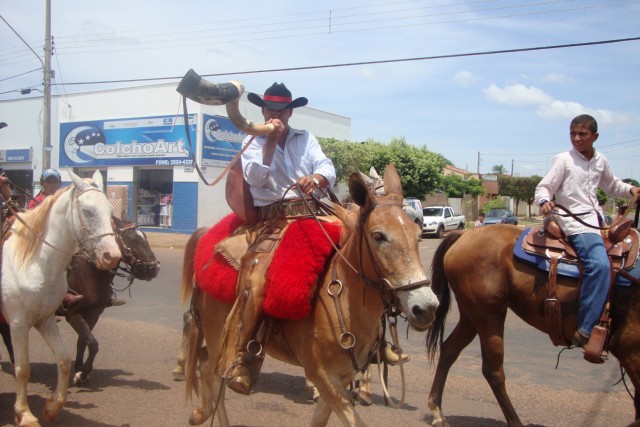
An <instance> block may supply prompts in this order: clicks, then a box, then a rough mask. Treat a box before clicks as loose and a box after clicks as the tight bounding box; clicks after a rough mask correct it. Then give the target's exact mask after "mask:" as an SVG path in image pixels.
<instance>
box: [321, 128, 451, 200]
mask: <svg viewBox="0 0 640 427" xmlns="http://www.w3.org/2000/svg"><path fill="white" fill-rule="evenodd" d="M318 140H319V142H320V146H321V147H322V149H323V151H324V152H325V154H326V155H327V156H328V157H329V158H330V159H331V160H332V161H333V163H334V166H335V167H336V174H337V180H338V181H342V182H346V180H347V179H348V177H349V175H351V174H352V173H353V172H355V171H358V170H359V171H362V172H365V173H366V172H368V171H369V168H371V166H373V167H375V168H376V170H377V171H378V172H379V173H382V172H383V171H384V169H385V168H386V167H387V165H388V164H389V163H394V164H395V167H396V169H397V171H398V174H399V175H400V179H401V180H402V188H403V190H404V194H405V196H406V197H417V198H419V199H423V198H424V195H425V194H426V193H428V192H430V191H433V190H434V189H435V188H437V186H438V185H439V184H440V174H441V173H442V169H443V168H444V167H445V166H446V165H447V163H449V162H448V161H447V159H445V158H444V157H443V156H442V155H440V154H437V153H433V152H431V151H429V150H427V148H426V147H415V146H413V145H410V144H408V143H407V142H406V140H405V139H404V138H394V139H392V140H391V142H390V143H389V144H383V143H381V142H378V141H375V140H371V139H369V140H367V141H365V142H362V143H353V142H349V141H338V140H335V139H331V138H318Z"/></svg>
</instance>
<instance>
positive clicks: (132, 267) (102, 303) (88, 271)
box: [65, 216, 160, 385]
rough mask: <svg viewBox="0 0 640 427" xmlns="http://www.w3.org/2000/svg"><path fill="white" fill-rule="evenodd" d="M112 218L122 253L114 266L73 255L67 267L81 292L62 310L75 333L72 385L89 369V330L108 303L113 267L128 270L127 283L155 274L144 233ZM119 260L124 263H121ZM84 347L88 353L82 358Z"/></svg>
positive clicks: (93, 343) (93, 349)
mask: <svg viewBox="0 0 640 427" xmlns="http://www.w3.org/2000/svg"><path fill="white" fill-rule="evenodd" d="M112 221H113V223H114V227H113V231H114V232H115V236H116V241H117V242H118V246H119V247H120V252H121V253H122V259H121V260H120V262H119V263H118V266H117V268H116V269H113V270H100V269H99V268H97V267H96V266H95V265H94V264H93V263H91V262H89V261H87V260H86V259H84V258H74V259H72V260H71V263H70V264H69V267H68V269H67V283H68V285H69V288H70V289H72V290H74V291H75V292H76V293H78V294H80V295H83V296H84V298H83V299H82V300H80V302H79V303H78V304H76V305H75V306H73V307H72V308H71V309H69V311H67V313H66V314H65V318H66V319H67V322H69V324H70V325H71V327H73V329H74V330H75V331H76V332H77V334H78V341H77V344H76V360H75V365H74V366H75V371H76V373H75V375H74V376H73V384H74V385H78V384H83V383H84V382H85V381H86V380H87V377H88V376H89V374H90V373H91V371H92V370H93V361H94V359H95V357H96V355H97V354H98V341H97V340H96V338H95V336H94V335H93V333H92V331H93V328H94V327H95V326H96V323H98V319H99V318H100V315H101V314H102V312H103V311H104V309H105V308H106V307H108V306H109V304H110V303H111V283H112V282H113V278H114V277H115V276H116V274H117V270H118V269H121V270H123V271H124V272H125V273H128V275H129V283H130V284H131V283H132V282H133V280H134V279H140V280H146V281H149V280H151V279H153V278H154V277H156V276H157V275H158V271H159V270H160V262H159V261H158V260H157V259H156V256H155V255H154V253H153V251H152V250H151V247H150V246H149V242H148V241H147V237H146V235H145V234H144V233H143V232H142V231H141V230H139V229H138V226H137V225H136V224H135V223H131V222H128V221H125V220H121V219H119V218H116V217H115V216H114V217H113V218H112ZM121 264H124V267H122V266H121ZM87 347H88V348H89V355H88V356H87V359H86V360H84V354H85V350H86V349H87Z"/></svg>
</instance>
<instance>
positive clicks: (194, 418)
mask: <svg viewBox="0 0 640 427" xmlns="http://www.w3.org/2000/svg"><path fill="white" fill-rule="evenodd" d="M210 416H211V415H209V417H210ZM209 417H205V416H204V415H203V414H202V411H200V410H199V409H194V410H193V412H191V416H190V417H189V425H192V426H199V425H200V424H202V423H204V422H205V421H207V420H208V419H209Z"/></svg>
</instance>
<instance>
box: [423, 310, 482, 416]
mask: <svg viewBox="0 0 640 427" xmlns="http://www.w3.org/2000/svg"><path fill="white" fill-rule="evenodd" d="M475 336H476V330H475V329H474V327H473V325H472V324H471V321H470V320H469V318H468V317H467V316H465V315H464V314H463V313H462V312H461V313H460V320H459V321H458V324H457V325H456V327H455V328H454V329H453V331H452V332H451V334H450V335H449V337H447V339H446V340H445V341H444V342H443V343H442V346H441V348H440V358H439V359H438V366H437V368H436V374H435V376H434V377H433V383H432V384H431V391H430V392H429V398H428V399H427V404H428V405H429V409H431V414H432V415H433V420H432V421H431V425H433V426H449V423H448V422H447V421H446V420H445V418H444V415H443V413H442V395H443V393H444V385H445V383H446V382H447V376H448V375H449V370H450V369H451V366H453V364H454V363H455V361H456V360H457V359H458V356H460V353H461V352H462V350H464V348H465V347H467V346H468V345H469V344H470V343H471V341H473V339H474V338H475Z"/></svg>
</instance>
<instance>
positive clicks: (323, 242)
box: [194, 214, 342, 319]
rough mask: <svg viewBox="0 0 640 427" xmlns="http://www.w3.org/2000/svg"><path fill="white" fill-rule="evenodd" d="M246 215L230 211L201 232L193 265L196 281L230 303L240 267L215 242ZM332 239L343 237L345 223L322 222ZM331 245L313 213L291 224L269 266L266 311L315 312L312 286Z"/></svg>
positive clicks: (282, 314) (292, 315) (285, 314)
mask: <svg viewBox="0 0 640 427" xmlns="http://www.w3.org/2000/svg"><path fill="white" fill-rule="evenodd" d="M240 225H242V220H241V219H240V218H239V217H237V216H236V215H235V214H230V215H228V216H226V217H225V218H223V219H222V220H221V221H220V222H218V223H217V224H216V225H214V226H213V227H212V228H211V229H210V230H209V231H208V232H207V233H206V234H205V235H203V236H202V237H201V238H200V240H199V242H198V246H197V248H196V254H195V258H194V269H195V275H196V282H197V283H198V286H199V287H200V288H201V289H202V290H204V291H205V292H207V293H209V294H210V295H211V296H212V297H213V298H216V299H218V300H220V301H222V302H225V303H228V304H232V303H233V302H234V301H235V299H236V283H237V279H238V272H237V271H236V270H235V269H234V268H233V267H232V266H231V265H229V264H228V262H227V261H226V260H225V259H224V257H223V256H222V255H220V254H215V255H214V249H215V246H216V245H217V244H218V243H219V242H220V241H221V240H222V239H224V238H225V237H227V236H228V235H229V234H231V233H232V232H233V231H234V230H235V229H237V228H238V227H239V226H240ZM322 225H323V227H324V229H325V230H326V231H327V234H328V235H329V237H330V238H331V240H332V241H333V243H334V244H336V245H337V244H338V242H339V241H340V233H341V231H342V224H341V223H339V222H335V223H329V222H323V223H322ZM332 253H333V246H332V245H331V242H330V241H329V240H328V239H327V237H326V236H325V234H324V233H323V231H322V229H320V226H319V225H318V223H317V222H316V220H315V219H313V218H304V219H299V220H297V221H294V222H293V223H291V224H290V225H289V228H288V229H287V230H286V232H285V234H284V236H283V237H282V240H281V241H280V244H279V245H278V247H277V248H276V249H275V253H274V256H273V260H272V262H271V265H270V266H269V268H268V270H267V277H266V282H265V301H264V305H263V309H264V312H265V313H266V314H268V315H269V316H273V317H277V318H283V319H300V318H302V317H305V316H307V315H308V314H309V313H310V312H311V300H312V298H313V291H314V290H315V286H316V283H317V281H318V278H319V276H320V274H321V273H322V272H323V271H324V268H325V264H326V261H327V258H328V257H329V256H330V255H331V254H332Z"/></svg>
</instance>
